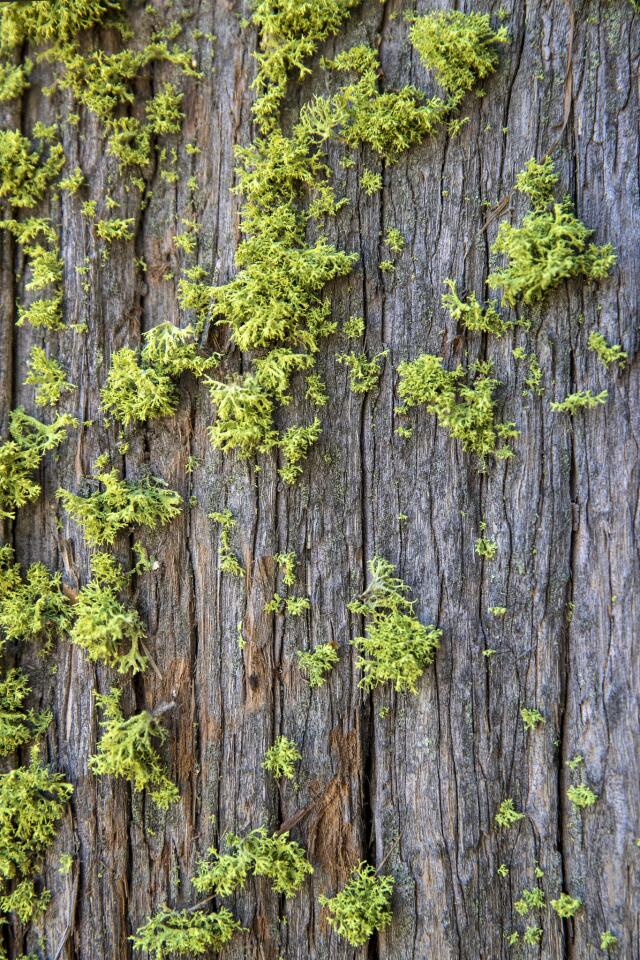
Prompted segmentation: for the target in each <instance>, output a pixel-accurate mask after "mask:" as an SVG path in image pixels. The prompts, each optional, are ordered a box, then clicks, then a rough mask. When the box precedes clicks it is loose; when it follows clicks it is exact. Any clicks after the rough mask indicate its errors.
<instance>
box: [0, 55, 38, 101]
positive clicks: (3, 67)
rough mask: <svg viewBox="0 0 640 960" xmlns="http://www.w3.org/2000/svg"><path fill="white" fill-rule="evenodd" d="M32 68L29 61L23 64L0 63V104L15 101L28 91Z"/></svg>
mask: <svg viewBox="0 0 640 960" xmlns="http://www.w3.org/2000/svg"><path fill="white" fill-rule="evenodd" d="M32 66H33V63H32V61H31V60H29V59H26V60H25V61H24V63H16V64H13V63H0V103H6V102H7V101H8V100H16V99H17V98H18V97H21V96H22V94H23V93H24V91H25V90H28V88H29V86H30V84H29V74H30V73H31V68H32Z"/></svg>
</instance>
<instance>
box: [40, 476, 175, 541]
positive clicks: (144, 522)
mask: <svg viewBox="0 0 640 960" xmlns="http://www.w3.org/2000/svg"><path fill="white" fill-rule="evenodd" d="M104 466H105V464H104V462H103V461H101V462H99V463H98V464H97V470H98V472H97V473H95V474H94V475H93V480H94V481H96V482H98V483H101V484H102V485H103V486H104V490H103V491H96V492H95V493H89V494H87V495H86V496H82V495H80V494H76V493H71V492H70V491H69V490H64V489H63V488H60V489H59V490H57V491H56V496H57V497H58V499H59V500H60V501H61V502H62V506H63V507H64V509H65V510H66V511H67V513H68V514H69V516H70V517H71V518H72V520H75V522H76V523H78V524H80V526H81V527H82V529H83V532H84V535H85V538H86V540H87V543H89V544H90V545H91V546H97V545H99V544H102V543H109V544H112V543H114V541H115V539H116V537H117V536H118V534H119V533H120V532H121V531H123V530H129V529H131V528H132V527H137V526H142V527H150V528H154V527H157V526H164V525H165V524H167V523H170V522H171V521H172V520H173V519H174V518H175V517H177V516H178V514H179V513H180V509H181V505H182V497H180V495H179V494H177V493H176V492H175V490H169V489H167V486H166V484H165V482H164V480H161V479H160V478H159V477H152V476H145V477H141V478H140V479H139V480H122V479H120V477H119V476H118V471H117V470H109V471H103V470H102V468H103V467H104Z"/></svg>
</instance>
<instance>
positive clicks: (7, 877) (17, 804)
mask: <svg viewBox="0 0 640 960" xmlns="http://www.w3.org/2000/svg"><path fill="white" fill-rule="evenodd" d="M72 793H73V787H72V786H71V784H69V783H65V780H64V777H63V775H62V774H60V773H52V772H51V771H50V770H48V769H47V767H45V766H44V765H43V764H42V762H41V760H40V755H39V752H38V750H37V749H36V748H35V747H34V748H33V750H32V751H31V761H30V763H29V765H28V766H25V767H17V768H16V769H15V770H10V771H9V772H8V773H2V774H0V811H2V814H1V816H0V911H2V912H4V913H15V914H16V915H17V916H18V918H19V919H20V920H21V921H22V922H23V923H27V922H28V921H29V920H31V919H32V917H34V916H35V915H36V914H38V913H40V912H41V911H42V910H44V909H45V908H46V906H47V904H48V903H49V900H50V896H51V895H50V893H49V891H48V890H43V891H42V892H41V893H38V892H37V891H36V886H35V880H36V878H37V875H38V872H39V870H40V867H41V865H42V861H43V859H44V857H45V854H46V852H47V850H48V848H49V847H50V846H51V844H52V843H53V842H54V840H55V838H56V828H57V824H58V821H59V820H60V818H61V817H62V815H63V813H64V810H65V807H66V804H67V801H68V800H69V797H70V796H71V794H72Z"/></svg>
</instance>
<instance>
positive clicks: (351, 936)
mask: <svg viewBox="0 0 640 960" xmlns="http://www.w3.org/2000/svg"><path fill="white" fill-rule="evenodd" d="M394 882H395V881H394V878H393V877H391V876H378V874H377V873H376V871H375V870H374V868H373V867H372V866H371V864H368V863H364V862H362V863H360V864H358V866H357V867H356V869H355V870H354V871H353V873H352V875H351V877H350V879H349V881H348V883H347V884H346V885H345V886H344V887H343V888H342V890H340V892H339V893H337V894H336V895H335V897H331V898H328V897H324V896H321V897H320V903H321V904H322V906H323V907H325V909H326V911H327V921H328V923H329V925H330V926H332V927H333V928H334V929H335V931H336V933H337V934H338V935H339V936H341V937H344V938H345V940H346V941H347V942H348V943H350V944H351V946H352V947H360V946H362V945H363V944H365V943H366V942H367V941H368V940H369V938H370V937H371V936H372V935H373V934H374V933H375V932H376V931H377V930H381V929H382V928H383V927H385V926H386V925H387V924H388V923H389V922H390V921H391V894H392V893H393V887H394Z"/></svg>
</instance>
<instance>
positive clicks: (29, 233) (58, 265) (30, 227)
mask: <svg viewBox="0 0 640 960" xmlns="http://www.w3.org/2000/svg"><path fill="white" fill-rule="evenodd" d="M0 229H4V230H8V231H9V233H11V235H12V236H13V237H14V239H15V240H16V243H17V244H18V246H20V247H21V249H22V252H23V254H24V256H25V258H26V259H27V262H28V264H29V267H30V272H31V277H30V279H29V280H28V281H27V282H26V284H25V289H26V290H29V291H31V290H36V291H40V290H45V289H46V288H47V287H51V288H52V289H51V290H50V292H49V294H48V295H47V296H45V297H41V298H40V299H36V300H33V301H32V302H31V303H30V304H28V305H27V306H25V305H24V304H19V306H18V321H17V326H19V327H21V326H24V324H25V323H29V324H31V326H32V327H44V328H45V329H47V330H60V329H62V328H63V327H64V321H63V317H62V270H63V263H62V258H61V256H60V244H59V241H58V235H57V233H56V231H55V229H54V228H53V227H52V226H51V224H50V222H49V221H48V220H45V219H43V218H42V217H29V218H28V219H26V220H21V221H18V220H1V221H0Z"/></svg>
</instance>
